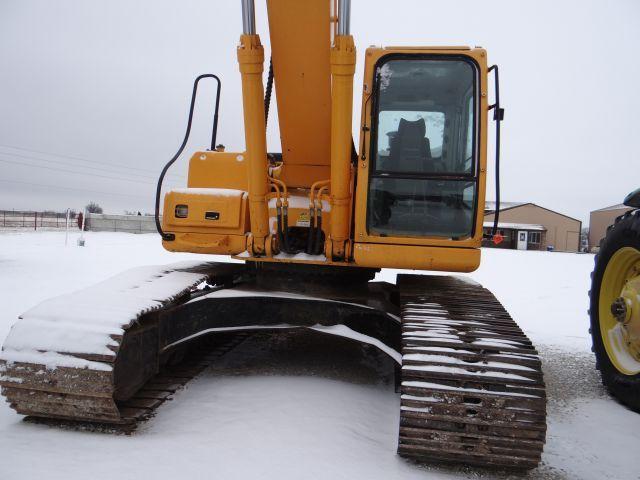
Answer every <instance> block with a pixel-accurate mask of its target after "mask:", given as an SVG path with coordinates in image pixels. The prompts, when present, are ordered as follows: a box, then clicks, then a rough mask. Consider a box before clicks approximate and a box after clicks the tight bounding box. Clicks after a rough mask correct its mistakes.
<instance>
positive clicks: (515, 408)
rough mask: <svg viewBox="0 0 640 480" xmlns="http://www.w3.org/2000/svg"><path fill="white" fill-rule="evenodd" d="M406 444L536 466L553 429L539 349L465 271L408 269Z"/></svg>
mask: <svg viewBox="0 0 640 480" xmlns="http://www.w3.org/2000/svg"><path fill="white" fill-rule="evenodd" d="M398 287H399V291H400V303H401V312H402V314H401V318H402V378H401V381H402V383H401V407H400V408H401V411H400V432H399V441H398V453H399V454H400V455H402V456H405V457H408V458H412V459H416V460H419V461H426V462H434V461H436V462H446V463H462V464H466V465H475V466H488V467H498V468H505V469H512V468H513V469H530V468H535V467H536V466H537V465H538V463H539V462H540V458H541V454H542V450H543V446H544V443H545V434H546V395H545V385H544V380H543V376H542V368H541V362H540V359H539V357H538V353H537V351H536V350H535V348H534V347H533V345H532V344H531V341H530V340H529V339H528V338H527V337H526V335H525V334H524V333H523V332H522V330H521V329H520V328H519V327H518V325H517V324H516V323H515V322H514V321H513V320H512V318H511V317H510V316H509V314H508V313H507V312H506V310H505V309H504V307H503V306H502V305H501V304H500V302H498V300H497V299H496V298H495V297H494V296H493V295H492V294H491V292H489V291H488V290H486V289H484V288H482V287H481V286H480V285H479V284H473V283H472V282H469V281H467V280H466V279H465V280H463V279H461V278H459V277H457V278H456V277H440V276H422V275H399V276H398Z"/></svg>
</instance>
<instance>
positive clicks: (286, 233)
mask: <svg viewBox="0 0 640 480" xmlns="http://www.w3.org/2000/svg"><path fill="white" fill-rule="evenodd" d="M282 212H283V217H284V219H283V223H284V251H285V252H287V253H295V252H293V251H292V250H291V248H290V247H289V207H287V206H286V205H285V206H284V207H282Z"/></svg>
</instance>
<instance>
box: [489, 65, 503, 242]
mask: <svg viewBox="0 0 640 480" xmlns="http://www.w3.org/2000/svg"><path fill="white" fill-rule="evenodd" d="M492 70H493V71H494V72H495V73H494V75H495V89H496V103H495V104H494V105H492V106H491V107H489V108H492V109H493V119H494V120H495V122H496V208H495V213H494V214H493V230H492V232H491V236H492V237H495V235H496V233H497V232H498V220H499V219H500V122H502V120H503V119H504V109H502V108H500V77H499V72H498V66H497V65H492V66H491V67H489V72H491V71H492Z"/></svg>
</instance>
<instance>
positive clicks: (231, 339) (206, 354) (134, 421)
mask: <svg viewBox="0 0 640 480" xmlns="http://www.w3.org/2000/svg"><path fill="white" fill-rule="evenodd" d="M251 335H252V334H251V333H248V332H237V333H235V332H234V333H228V334H220V335H218V336H216V337H207V338H204V339H203V340H202V341H199V342H198V345H192V346H191V348H190V349H189V352H188V354H187V355H186V357H185V358H183V359H181V360H180V361H179V362H178V363H176V364H174V365H169V366H165V367H163V368H162V370H161V371H160V372H159V373H158V374H156V375H155V376H154V377H152V378H151V379H150V380H149V381H148V382H147V383H146V384H145V385H143V386H142V388H141V389H140V390H138V391H137V392H136V394H135V395H134V396H133V397H131V398H130V399H128V400H126V401H123V402H118V410H119V412H120V415H121V418H120V419H119V420H118V421H115V422H112V423H102V422H99V421H91V420H79V419H73V418H72V417H66V416H61V417H59V418H57V417H54V416H50V417H39V416H27V417H26V418H25V420H26V421H27V422H30V423H38V424H45V425H49V426H56V427H64V428H68V429H73V430H84V431H98V432H105V433H124V434H130V433H132V432H133V431H135V429H136V428H137V427H138V426H139V424H140V423H141V422H144V421H146V420H148V419H150V418H151V417H153V416H154V415H155V413H156V410H157V409H158V407H160V405H162V404H163V403H165V402H166V401H168V400H171V399H172V397H173V395H174V394H175V393H176V392H177V391H178V390H181V389H182V388H184V387H185V386H186V385H187V383H188V382H190V381H191V380H193V379H194V378H196V377H197V376H198V375H200V374H201V373H202V372H203V371H204V370H205V369H206V368H208V367H210V366H211V365H213V364H214V362H215V361H216V360H219V359H220V358H221V357H222V356H223V355H225V354H226V353H228V352H230V351H231V350H233V349H234V348H236V347H237V346H238V345H240V344H241V343H242V342H244V341H245V340H247V339H248V338H250V337H251ZM30 397H31V398H30V403H33V402H34V401H36V402H37V401H40V402H43V401H45V402H46V401H48V402H50V401H51V400H52V398H55V395H54V394H52V393H48V392H37V393H35V394H31V395H30ZM74 401H75V402H77V403H79V402H85V403H89V402H91V401H92V399H91V397H85V398H82V397H79V396H78V397H75V399H74ZM11 406H12V408H14V409H16V410H18V409H22V410H23V411H24V412H25V413H26V412H28V411H29V410H28V408H29V407H28V405H27V404H26V403H24V402H19V403H16V404H12V405H11Z"/></svg>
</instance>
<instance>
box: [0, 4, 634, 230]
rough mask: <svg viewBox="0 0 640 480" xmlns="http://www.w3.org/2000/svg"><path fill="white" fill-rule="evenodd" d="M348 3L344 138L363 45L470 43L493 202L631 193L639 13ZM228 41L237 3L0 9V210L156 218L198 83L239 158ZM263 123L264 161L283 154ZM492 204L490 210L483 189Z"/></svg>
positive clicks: (590, 201) (581, 206)
mask: <svg viewBox="0 0 640 480" xmlns="http://www.w3.org/2000/svg"><path fill="white" fill-rule="evenodd" d="M264 3H265V2H264V0H256V7H257V17H258V18H257V20H258V33H260V34H261V35H262V41H263V43H264V44H265V46H266V49H267V55H268V50H269V47H268V43H269V37H268V30H267V23H266V12H265V10H266V9H265V5H264ZM352 3H353V5H352V33H353V35H354V37H355V41H356V46H357V47H358V49H359V57H358V68H357V73H356V81H355V90H356V101H355V105H356V108H355V110H356V111H355V112H354V119H356V120H354V131H355V130H357V128H358V126H357V125H356V121H357V119H358V118H359V95H360V93H361V84H362V63H363V62H362V57H363V55H362V53H363V52H364V49H365V48H366V47H367V46H369V45H372V44H375V45H470V46H474V45H480V46H482V47H484V48H486V49H487V50H488V52H489V61H490V62H491V63H498V64H499V65H500V76H501V94H502V98H501V100H502V103H503V105H504V107H505V108H506V118H505V123H504V124H503V125H504V126H503V161H502V172H503V175H502V191H503V195H502V198H503V200H505V201H531V202H535V203H537V204H539V205H542V206H545V207H547V208H551V209H554V210H558V211H560V212H563V213H565V214H567V215H571V216H574V217H577V218H579V219H581V220H583V221H585V220H586V219H587V218H588V212H589V211H590V210H592V209H596V208H600V207H604V206H608V205H612V204H616V203H619V202H621V201H622V199H623V197H624V196H625V195H626V194H627V193H628V192H630V191H631V190H633V189H635V188H637V187H640V158H639V155H638V147H637V142H638V138H639V137H640V134H639V133H638V120H637V115H638V113H639V112H640V96H639V95H638V93H637V89H638V87H637V84H638V81H639V80H640V62H638V54H637V48H638V45H639V44H640V1H637V0H615V1H602V0H601V1H592V0H580V1H577V0H576V1H573V0H571V1H568V0H564V1H558V0H555V1H548V0H536V1H527V2H524V1H510V0H492V1H491V0H483V1H478V0H473V1H463V0H456V1H447V2H445V1H426V0H416V1H403V0H395V1H374V0H353V2H352ZM240 33H241V13H240V1H239V0H198V1H196V0H193V1H188V0H182V1H160V0H148V1H131V0H105V1H102V0H101V1H96V0H91V1H89V0H80V1H70V0H57V1H55V2H51V1H46V0H43V1H36V0H0V108H1V110H0V111H1V114H0V209H38V210H44V209H63V208H66V207H72V208H80V207H82V206H83V205H85V204H86V203H87V202H88V201H90V200H93V201H96V202H98V203H100V204H101V205H102V206H103V207H104V208H105V210H107V211H110V212H114V213H121V212H122V211H123V210H125V209H127V210H142V211H148V212H150V211H152V207H153V201H154V185H155V181H156V178H157V176H158V174H159V172H160V170H161V168H162V166H163V165H164V163H166V162H167V160H168V159H169V158H170V157H171V156H172V155H173V154H174V152H175V150H176V149H177V147H178V146H179V144H180V142H181V140H182V136H183V134H184V128H185V123H186V116H187V111H188V102H189V96H190V92H191V85H192V81H193V79H194V77H195V76H197V75H198V74H200V73H207V72H211V73H216V74H218V75H219V76H220V77H221V78H222V81H223V88H222V102H221V108H220V129H219V133H218V140H219V141H220V142H222V143H224V144H225V145H226V146H227V149H228V150H232V151H241V150H243V149H244V134H243V125H242V106H241V93H240V74H239V72H238V66H237V61H236V54H235V47H236V45H237V43H238V37H239V35H240ZM212 100H213V88H212V87H210V86H208V87H207V88H203V89H202V94H201V98H200V101H199V102H198V110H197V113H196V118H195V125H194V130H193V133H192V138H191V142H190V144H189V146H188V147H187V151H188V152H189V153H187V154H185V155H184V158H183V159H182V160H181V161H180V162H179V163H176V164H175V166H174V168H173V169H172V170H171V172H172V175H171V176H170V179H169V180H170V181H169V182H168V185H169V186H182V185H183V184H185V183H186V172H187V162H188V157H189V155H190V152H192V151H194V150H196V149H202V148H206V147H207V142H208V139H209V135H210V127H211V107H212ZM272 119H273V117H272V118H271V119H270V128H269V132H268V133H269V134H268V143H269V150H270V151H279V150H280V146H279V137H278V131H277V124H276V122H274V121H271V120H272ZM356 144H357V142H356ZM489 174H490V176H491V175H493V164H491V166H490V171H489ZM488 191H489V194H488V199H493V181H490V182H489V190H488Z"/></svg>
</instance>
